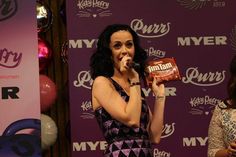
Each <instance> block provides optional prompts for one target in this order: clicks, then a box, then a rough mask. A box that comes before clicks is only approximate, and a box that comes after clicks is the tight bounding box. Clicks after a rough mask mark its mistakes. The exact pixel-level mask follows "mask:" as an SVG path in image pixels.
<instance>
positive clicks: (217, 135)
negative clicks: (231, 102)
mask: <svg viewBox="0 0 236 157" xmlns="http://www.w3.org/2000/svg"><path fill="white" fill-rule="evenodd" d="M220 116H221V115H220V109H219V108H218V106H216V108H215V110H214V112H213V115H212V118H211V121H210V124H209V128H208V157H228V156H229V153H228V151H227V148H225V144H224V141H223V130H222V126H221V122H220V118H222V117H220Z"/></svg>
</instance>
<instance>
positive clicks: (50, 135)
mask: <svg viewBox="0 0 236 157" xmlns="http://www.w3.org/2000/svg"><path fill="white" fill-rule="evenodd" d="M57 132H58V131H57V125H56V123H55V122H54V121H53V119H52V118H51V117H49V116H48V115H45V114H41V146H42V149H43V150H46V149H48V148H49V147H50V146H52V145H53V144H54V143H55V142H56V140H57Z"/></svg>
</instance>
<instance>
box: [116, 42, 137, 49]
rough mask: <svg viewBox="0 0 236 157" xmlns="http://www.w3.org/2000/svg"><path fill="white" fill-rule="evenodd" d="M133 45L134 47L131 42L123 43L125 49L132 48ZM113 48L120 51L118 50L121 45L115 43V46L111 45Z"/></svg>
mask: <svg viewBox="0 0 236 157" xmlns="http://www.w3.org/2000/svg"><path fill="white" fill-rule="evenodd" d="M133 45H134V44H133V43H132V42H127V43H125V47H127V48H132V47H133ZM113 47H114V48H115V49H120V48H121V47H122V43H116V44H114V45H113Z"/></svg>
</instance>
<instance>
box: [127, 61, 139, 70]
mask: <svg viewBox="0 0 236 157" xmlns="http://www.w3.org/2000/svg"><path fill="white" fill-rule="evenodd" d="M127 66H128V68H134V69H139V68H140V64H139V63H136V62H128V63H127Z"/></svg>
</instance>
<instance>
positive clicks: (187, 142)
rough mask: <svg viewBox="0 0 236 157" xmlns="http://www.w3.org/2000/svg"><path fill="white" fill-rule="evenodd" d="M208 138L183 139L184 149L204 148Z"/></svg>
mask: <svg viewBox="0 0 236 157" xmlns="http://www.w3.org/2000/svg"><path fill="white" fill-rule="evenodd" d="M207 140H208V137H184V138H183V146H184V147H196V146H206V145H207Z"/></svg>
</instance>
